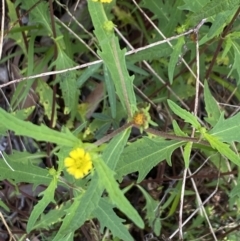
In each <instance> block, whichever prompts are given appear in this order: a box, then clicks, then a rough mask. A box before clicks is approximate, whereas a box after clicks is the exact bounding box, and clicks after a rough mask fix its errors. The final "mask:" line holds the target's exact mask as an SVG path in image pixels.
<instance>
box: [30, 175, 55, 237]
mask: <svg viewBox="0 0 240 241" xmlns="http://www.w3.org/2000/svg"><path fill="white" fill-rule="evenodd" d="M56 188H57V179H56V178H53V179H52V181H51V183H50V184H49V186H48V187H47V189H46V190H45V191H43V192H42V193H41V194H40V195H43V197H42V199H41V200H39V201H38V203H37V204H36V205H35V206H34V208H33V210H32V212H31V215H30V217H29V219H28V223H27V233H29V232H30V231H32V229H33V227H34V225H35V223H36V221H37V219H38V218H39V216H40V215H41V214H42V213H43V212H44V210H45V208H46V207H47V206H48V205H49V203H51V202H53V203H55V200H54V194H55V189H56Z"/></svg>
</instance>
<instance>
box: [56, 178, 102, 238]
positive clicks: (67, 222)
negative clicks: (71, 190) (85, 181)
mask: <svg viewBox="0 0 240 241" xmlns="http://www.w3.org/2000/svg"><path fill="white" fill-rule="evenodd" d="M103 190H104V189H103V186H102V185H101V182H100V180H99V177H98V175H97V174H94V176H93V178H92V181H91V183H90V185H89V186H88V189H87V190H86V192H84V193H83V194H81V195H79V196H77V197H75V198H74V199H73V203H72V205H71V206H70V207H69V209H68V210H67V212H66V213H67V215H66V216H65V217H64V219H63V221H62V225H61V227H60V229H59V230H58V233H57V235H56V236H55V237H54V239H53V241H58V240H59V239H62V238H64V237H66V235H69V234H70V233H73V232H74V231H75V230H76V229H78V228H79V227H80V226H81V225H82V224H83V223H84V222H85V221H86V220H87V219H88V218H90V215H91V213H92V211H93V210H94V209H95V208H96V207H97V206H98V202H99V200H100V198H101V195H102V192H103Z"/></svg>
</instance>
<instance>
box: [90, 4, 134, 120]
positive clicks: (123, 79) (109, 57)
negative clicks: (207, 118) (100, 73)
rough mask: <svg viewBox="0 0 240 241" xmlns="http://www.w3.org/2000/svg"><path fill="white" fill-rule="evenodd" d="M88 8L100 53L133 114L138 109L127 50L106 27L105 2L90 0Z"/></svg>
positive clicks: (127, 108)
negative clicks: (126, 55)
mask: <svg viewBox="0 0 240 241" xmlns="http://www.w3.org/2000/svg"><path fill="white" fill-rule="evenodd" d="M88 8H89V12H90V15H91V18H92V22H93V25H94V28H95V31H94V33H95V34H96V37H97V39H98V41H99V44H100V46H101V51H98V54H99V56H100V57H101V58H102V59H103V61H104V64H105V65H106V66H107V68H108V70H109V72H110V73H111V77H112V80H113V81H114V85H115V88H116V92H117V95H118V97H119V98H120V101H121V103H122V105H123V107H124V108H125V110H127V112H128V115H129V116H133V113H134V112H135V111H136V109H137V107H136V98H135V94H134V90H133V79H134V77H130V76H129V74H128V70H127V66H126V62H125V53H126V50H121V49H120V46H119V42H118V38H117V37H115V35H114V32H113V29H112V30H110V31H108V30H106V29H105V27H104V26H105V25H106V23H109V21H108V19H107V17H106V14H105V11H104V8H103V4H102V3H99V2H93V1H88Z"/></svg>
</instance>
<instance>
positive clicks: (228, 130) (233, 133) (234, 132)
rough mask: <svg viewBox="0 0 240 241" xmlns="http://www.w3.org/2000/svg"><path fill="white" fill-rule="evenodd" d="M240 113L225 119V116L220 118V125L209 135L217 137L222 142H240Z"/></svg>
mask: <svg viewBox="0 0 240 241" xmlns="http://www.w3.org/2000/svg"><path fill="white" fill-rule="evenodd" d="M239 120H240V113H238V114H237V115H235V116H233V117H230V118H228V119H224V116H223V114H222V115H221V117H220V118H219V121H218V123H217V124H216V125H215V126H214V127H213V129H212V130H211V131H209V134H211V135H213V136H216V137H218V138H219V140H220V141H223V142H228V143H231V142H233V141H237V142H240V135H239V132H240V123H239Z"/></svg>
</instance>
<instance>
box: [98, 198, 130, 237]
mask: <svg viewBox="0 0 240 241" xmlns="http://www.w3.org/2000/svg"><path fill="white" fill-rule="evenodd" d="M113 208H114V206H113V205H111V204H110V203H108V202H107V201H106V200H105V199H104V198H101V200H100V202H99V206H98V207H97V208H96V209H95V210H94V212H93V216H94V217H96V218H97V219H98V220H99V222H100V225H101V233H103V229H104V228H105V227H107V228H108V229H110V230H111V233H112V235H113V237H118V238H120V239H122V240H129V241H133V240H134V239H133V238H132V236H131V235H130V234H129V232H128V230H127V228H126V227H125V226H124V225H123V224H122V222H123V221H124V220H122V219H120V218H119V217H118V216H117V215H116V213H115V212H114V211H113Z"/></svg>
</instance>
